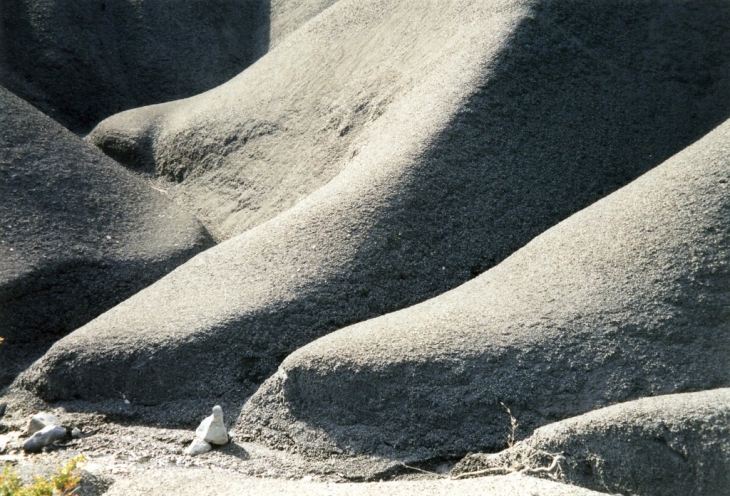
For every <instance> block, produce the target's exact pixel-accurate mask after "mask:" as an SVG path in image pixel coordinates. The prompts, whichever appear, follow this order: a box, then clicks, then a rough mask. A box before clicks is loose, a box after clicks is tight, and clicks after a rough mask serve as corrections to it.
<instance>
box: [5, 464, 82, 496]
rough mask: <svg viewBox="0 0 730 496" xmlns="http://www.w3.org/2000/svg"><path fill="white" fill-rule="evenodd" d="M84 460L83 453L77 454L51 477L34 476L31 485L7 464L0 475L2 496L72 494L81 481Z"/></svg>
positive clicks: (61, 495) (64, 495)
mask: <svg viewBox="0 0 730 496" xmlns="http://www.w3.org/2000/svg"><path fill="white" fill-rule="evenodd" d="M83 461H84V456H83V455H79V456H76V457H74V458H72V459H71V460H69V462H68V463H67V464H66V465H64V466H63V467H60V468H58V469H57V470H56V473H55V474H53V475H52V476H50V477H42V476H39V475H35V476H33V483H31V484H29V485H24V484H23V481H22V480H21V479H20V477H19V476H18V474H17V473H16V471H15V470H13V469H11V468H10V466H9V465H6V466H5V468H4V469H3V472H2V474H1V475H0V496H70V495H71V494H73V493H74V492H75V489H76V488H77V487H78V485H79V483H80V482H81V475H80V474H79V470H80V468H81V464H82V463H83Z"/></svg>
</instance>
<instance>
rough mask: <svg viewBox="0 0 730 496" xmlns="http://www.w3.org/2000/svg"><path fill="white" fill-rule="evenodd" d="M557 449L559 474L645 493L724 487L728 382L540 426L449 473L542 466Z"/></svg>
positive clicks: (729, 444)
mask: <svg viewBox="0 0 730 496" xmlns="http://www.w3.org/2000/svg"><path fill="white" fill-rule="evenodd" d="M553 453H563V459H562V461H561V463H560V467H561V473H562V480H563V481H565V482H568V483H570V484H575V485H578V486H582V487H587V488H589V489H594V490H596V491H605V492H609V491H610V492H611V493H620V494H642V495H646V496H653V495H656V496H660V495H661V496H665V495H666V496H674V495H676V496H684V495H687V496H690V495H703V494H707V495H709V494H722V493H723V492H725V490H726V489H727V488H728V487H730V389H714V390H709V391H702V392H697V393H684V394H672V395H665V396H657V397H653V398H643V399H640V400H636V401H630V402H627V403H620V404H618V405H614V406H611V407H607V408H602V409H599V410H595V411H592V412H589V413H586V414H584V415H580V416H578V417H573V418H570V419H566V420H563V421H561V422H556V423H554V424H549V425H546V426H545V427H541V428H539V429H537V430H536V431H535V433H534V434H532V435H531V436H530V437H529V438H527V439H525V440H524V441H523V442H520V443H517V444H516V445H515V446H514V447H513V448H511V449H508V450H506V451H503V452H502V453H499V454H494V455H486V454H474V455H470V456H468V457H466V458H465V459H464V460H462V461H461V462H460V463H459V464H458V465H457V466H456V467H454V470H453V472H452V473H454V474H464V473H465V472H467V473H468V472H474V471H477V470H484V469H486V468H489V467H500V466H510V465H513V466H514V465H529V466H544V465H546V464H547V463H549V460H550V458H551V456H550V454H553Z"/></svg>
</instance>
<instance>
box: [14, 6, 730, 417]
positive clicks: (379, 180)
mask: <svg viewBox="0 0 730 496" xmlns="http://www.w3.org/2000/svg"><path fill="white" fill-rule="evenodd" d="M413 5H415V4H412V3H410V2H379V1H374V0H359V1H350V0H343V1H340V2H338V3H337V4H335V5H334V6H332V7H331V8H329V9H328V10H326V11H325V12H324V13H323V14H321V15H320V16H318V17H317V18H315V19H313V20H312V21H310V22H309V23H307V24H306V25H305V27H304V28H303V29H305V31H306V32H305V33H304V34H302V35H301V36H302V38H301V39H300V38H298V33H299V32H297V33H295V34H294V35H291V36H289V37H288V38H287V39H286V40H285V41H284V42H282V43H281V44H280V45H279V46H278V47H277V48H276V49H275V50H274V51H273V52H271V53H270V54H268V55H267V56H265V57H264V58H263V59H261V60H260V61H259V62H258V63H257V64H255V65H254V66H253V67H251V68H250V71H254V72H255V70H261V68H262V67H265V66H266V63H268V62H267V60H269V59H270V58H275V57H278V58H279V59H278V62H277V64H274V65H275V67H286V66H289V65H296V64H297V63H299V61H300V58H299V57H298V55H299V54H301V56H302V57H301V60H304V61H309V59H308V57H307V56H306V54H307V53H309V52H310V51H314V50H321V51H324V47H323V46H322V45H323V44H324V45H325V46H330V48H331V50H334V49H335V48H336V47H350V48H351V50H352V51H351V52H348V53H346V55H347V56H346V57H345V54H343V55H342V57H338V58H337V60H342V61H343V62H341V63H342V64H343V66H342V67H344V68H346V69H348V70H349V69H351V68H352V67H351V66H352V64H354V62H351V61H350V60H351V59H352V58H354V57H355V56H362V57H363V59H362V61H361V63H362V64H363V65H370V64H372V65H373V67H374V68H373V71H375V67H377V65H378V61H382V63H383V64H386V61H393V63H395V62H399V64H396V65H393V66H392V68H393V70H394V71H395V70H396V69H397V68H398V67H401V65H402V67H403V69H404V70H405V69H406V68H408V67H410V65H409V64H413V66H418V67H421V66H423V65H429V64H430V65H431V66H432V67H434V70H432V71H431V72H427V73H420V72H419V73H418V74H419V75H420V76H422V77H420V79H419V81H418V84H415V85H414V86H413V88H412V89H410V91H408V92H407V93H406V94H404V95H403V96H402V97H401V98H399V99H397V100H396V101H393V103H392V104H390V105H389V106H388V108H387V110H386V112H385V113H383V114H382V115H381V116H380V117H379V118H378V119H377V120H375V121H374V122H372V123H371V124H370V125H369V128H368V130H367V131H365V132H364V134H363V136H361V137H360V138H358V140H359V141H358V143H359V144H353V145H352V146H354V147H355V148H353V151H354V150H356V149H359V150H360V151H359V153H357V154H356V156H354V157H353V158H352V160H351V161H349V162H348V164H347V167H345V168H344V169H343V170H342V172H341V173H340V174H338V175H337V176H336V177H335V178H333V179H332V180H331V181H329V183H328V184H327V185H326V186H325V187H322V188H320V189H318V190H317V191H316V192H314V193H312V194H311V195H309V196H308V197H307V198H306V199H305V200H303V201H301V202H299V203H298V204H297V205H295V206H294V207H292V208H291V209H289V210H287V211H286V212H285V213H283V214H281V215H279V216H277V217H275V218H273V219H272V220H270V221H268V222H266V223H264V224H262V225H260V226H258V227H256V228H254V229H251V230H249V231H247V232H246V233H244V234H243V235H240V236H237V237H235V238H232V239H230V240H228V241H226V242H224V243H221V244H220V245H218V246H216V247H215V248H212V249H211V250H208V251H206V252H205V253H203V254H201V255H199V256H197V257H196V258H194V259H193V260H191V261H190V262H188V263H187V264H185V265H184V266H182V267H180V268H179V269H177V270H175V271H173V272H172V273H171V274H170V275H169V276H167V277H166V278H165V279H163V280H161V281H159V282H158V283H156V284H155V285H153V286H151V287H149V288H147V289H146V290H144V291H142V292H140V293H139V294H137V295H135V296H134V297H132V298H130V299H129V300H127V301H126V302H124V303H123V304H121V305H119V306H118V307H116V308H114V309H112V310H111V311H109V312H107V313H106V314H105V315H103V316H101V317H100V318H98V319H96V320H95V321H94V322H92V323H90V324H89V325H87V326H85V327H84V328H82V329H80V330H78V331H77V332H75V333H73V334H72V335H70V336H69V337H67V338H65V339H63V340H61V341H60V342H58V343H56V345H55V346H54V347H53V348H52V349H51V350H50V351H49V353H48V354H47V355H46V356H45V357H43V358H42V359H41V360H40V361H39V362H38V363H36V364H35V366H34V367H33V368H32V369H30V370H29V371H28V373H27V375H26V376H25V378H24V380H23V381H21V383H19V384H22V385H23V387H25V388H28V389H30V390H31V391H34V392H36V393H37V394H39V395H41V396H42V397H43V398H45V399H47V400H61V399H66V400H68V399H71V398H74V397H80V398H85V399H90V400H95V399H101V398H115V399H119V400H120V401H121V397H122V394H124V395H125V396H126V397H127V398H128V399H129V400H130V401H132V403H133V404H144V405H155V404H159V403H161V402H165V401H171V400H190V401H191V403H192V404H195V405H201V406H199V408H205V404H204V402H201V401H199V399H200V398H206V399H209V400H210V401H216V402H217V401H220V402H221V403H222V404H223V406H224V409H226V408H227V409H229V410H230V408H231V407H233V408H235V407H238V406H240V404H241V402H242V401H243V400H244V399H245V397H246V395H248V394H250V393H251V392H252V391H253V388H254V387H255V386H257V385H258V384H260V383H261V382H262V381H263V380H264V379H266V378H267V377H268V376H269V375H271V374H272V373H273V372H274V371H275V370H276V366H277V365H278V363H279V362H280V361H281V360H283V358H284V357H285V356H286V355H287V354H289V353H291V352H292V351H293V350H294V349H296V348H298V347H300V346H302V345H304V344H306V343H308V342H310V341H312V340H314V339H315V338H317V337H319V336H322V335H324V334H326V333H328V332H331V331H333V330H336V329H339V328H342V327H344V326H346V325H348V324H352V323H355V322H359V321H362V320H365V319H367V318H370V317H374V316H377V315H382V314H384V313H387V312H389V311H393V310H396V309H399V308H403V307H406V306H409V305H412V304H414V303H417V302H419V301H423V300H424V299H427V298H429V297H432V296H435V295H437V294H440V293H442V292H444V291H446V290H448V289H450V288H453V287H456V286H458V285H459V284H461V283H463V282H464V281H466V280H468V279H470V278H472V277H474V276H475V275H477V274H478V273H480V272H481V271H483V270H484V269H485V268H488V267H490V266H492V265H494V264H495V263H496V262H498V261H500V260H502V259H504V258H505V257H506V256H507V255H509V254H510V253H512V252H513V251H514V250H516V249H518V248H519V247H521V246H523V245H524V244H525V243H527V242H528V241H529V240H530V239H532V238H533V237H534V236H536V235H537V234H539V233H540V232H542V231H544V230H545V229H546V228H548V227H550V226H551V225H554V224H555V223H557V222H559V221H560V220H561V219H563V218H565V217H567V216H568V215H570V214H571V213H572V212H574V211H575V210H578V209H580V208H582V207H584V206H587V205H588V204H590V203H592V202H593V201H595V200H596V199H597V198H598V197H600V196H602V195H603V194H604V193H606V191H610V190H612V189H614V188H617V187H618V186H619V185H621V184H623V183H625V182H627V181H629V180H630V179H631V178H633V177H635V176H637V175H638V174H639V173H641V172H643V171H645V170H647V169H649V168H651V167H652V166H654V165H655V163H656V161H658V160H663V159H664V158H665V157H666V155H667V154H669V153H670V152H674V151H676V150H677V149H678V148H682V147H684V146H685V145H686V144H688V143H690V142H691V141H692V140H693V139H694V138H693V136H694V133H695V132H697V131H698V130H700V129H703V128H704V127H706V126H709V125H710V123H711V122H713V121H714V120H715V119H717V118H718V117H719V116H720V114H723V115H724V114H727V113H728V105H730V99H728V98H727V95H728V94H730V88H728V85H730V78H727V77H724V76H726V74H727V73H728V63H727V57H730V53H726V51H724V50H722V49H721V48H724V47H725V46H728V45H729V44H730V39H728V38H729V37H730V32H728V30H727V29H726V27H727V25H728V24H729V23H730V4H726V3H721V4H709V3H705V2H695V3H688V4H687V5H686V6H682V5H678V4H676V3H675V2H671V3H669V4H663V3H662V4H653V3H641V4H639V3H634V2H628V3H623V2H622V3H618V4H615V3H608V2H586V3H579V4H570V5H568V4H563V3H560V4H551V3H549V4H545V5H543V4H538V5H533V4H522V3H518V2H513V1H505V2H501V3H498V2H490V3H487V2H447V3H440V2H434V3H419V4H418V6H417V8H416V7H413ZM586 19H587V20H586ZM726 21H727V22H726ZM426 28H428V29H426ZM404 32H416V33H421V34H419V35H416V34H413V35H411V36H413V37H415V38H413V39H412V40H411V41H409V43H411V44H412V47H411V49H410V50H409V51H408V53H407V56H406V54H403V57H404V60H403V61H402V63H401V61H399V60H393V59H390V58H388V54H390V53H391V52H392V53H394V54H396V55H398V56H401V55H400V54H402V52H401V51H400V50H401V49H399V48H396V46H394V45H399V44H400V43H401V42H403V41H404V40H403V38H402V37H396V38H393V37H392V36H394V33H404ZM431 32H432V33H433V34H432V37H431V38H429V37H428V36H426V35H425V34H423V33H431ZM305 35H306V36H305ZM356 35H357V36H356ZM647 36H648V37H649V38H650V39H651V41H650V42H649V41H646V40H645V38H646V37H647ZM330 37H332V41H327V40H329V39H330ZM339 37H341V38H339ZM353 37H354V38H353ZM592 37H597V39H596V40H593V38H592ZM305 39H306V40H307V41H309V43H306V44H305V43H296V44H294V41H296V40H300V41H304V40H305ZM325 41H327V43H325ZM340 41H342V43H340ZM416 41H418V44H414V43H415V42H416ZM358 43H359V44H361V45H362V46H361V47H360V48H359V49H358V50H355V48H354V47H357V46H359V45H358ZM327 44H329V45H327ZM421 44H425V45H426V47H427V48H428V50H426V48H424V47H423V46H421ZM318 46H319V47H320V48H317V47H318ZM444 46H446V47H444ZM376 52H377V53H376ZM286 54H288V55H286ZM434 54H440V55H438V57H436V55H434ZM617 54H623V55H617ZM416 55H418V56H416ZM432 57H436V58H433V59H432ZM419 58H420V59H419ZM275 60H277V59H275ZM348 61H349V62H348ZM279 62H281V63H279ZM284 62H287V63H284ZM307 63H308V62H307ZM338 63H339V62H338ZM434 64H435V65H434ZM332 65H337V64H335V61H329V62H328V63H327V64H324V63H323V65H322V68H321V69H320V70H321V71H323V72H328V73H329V74H330V75H331V76H332V77H333V78H335V79H334V81H336V83H337V84H338V85H342V86H346V84H345V83H347V82H348V81H349V83H347V84H356V83H355V81H352V80H345V81H344V82H343V79H342V78H344V75H340V76H339V77H335V76H337V74H340V73H339V72H338V71H337V70H335V69H334V68H333V67H332ZM436 68H437V69H438V70H435V69H436ZM267 70H268V69H267ZM271 70H273V68H272V69H271ZM248 72H249V71H246V73H248ZM254 72H251V73H252V74H253V73H254ZM246 73H244V74H243V75H242V76H241V78H239V79H237V80H234V81H233V82H231V83H229V84H228V85H226V86H224V87H222V88H221V89H219V90H216V91H214V92H210V93H208V94H207V95H208V96H210V98H211V102H215V101H217V100H220V101H222V102H224V103H226V104H227V105H228V104H229V105H230V106H232V108H233V109H228V108H227V107H225V106H224V107H222V108H218V113H220V114H224V115H225V116H228V118H230V119H233V121H234V122H236V120H235V119H234V117H235V115H234V114H235V108H236V105H239V104H240V105H241V106H242V107H241V108H242V109H245V108H246V107H245V105H247V103H246V102H247V101H248V100H236V99H235V98H234V97H233V95H234V93H235V91H233V90H236V89H237V87H238V86H237V85H239V84H243V83H242V81H243V80H244V79H245V78H247V77H249V76H246ZM678 74H681V77H680V76H678ZM269 75H270V77H271V79H270V83H269V86H268V87H270V88H278V89H281V88H282V86H284V85H283V83H280V82H279V81H278V80H277V79H276V74H275V73H271V74H269ZM310 76H312V77H314V76H315V75H314V74H310ZM697 78H699V79H697ZM723 78H724V79H723ZM677 79H681V81H682V82H677V81H676V80H677ZM313 81H314V82H313V83H312V87H311V88H307V87H305V86H301V85H302V84H303V83H302V81H300V80H298V79H297V80H293V81H289V83H290V85H291V88H292V92H293V94H294V96H296V95H299V96H298V98H300V99H301V100H307V99H308V98H311V96H310V93H311V94H313V95H320V92H321V91H322V90H321V89H320V88H319V84H320V81H319V80H318V79H316V78H315V79H314V80H313ZM338 87H339V86H338ZM225 88H228V89H230V90H231V92H228V91H224V89H225ZM258 88H259V89H260V90H261V92H266V91H268V90H267V88H266V87H258ZM277 91H278V90H277ZM294 96H293V97H292V98H294ZM325 96H326V95H325ZM213 97H215V98H213ZM191 101H193V100H191ZM324 101H327V100H324ZM377 101H379V100H377ZM211 104H212V103H211ZM347 104H348V106H349V102H347ZM180 105H187V104H186V103H185V102H183V103H181V104H180ZM216 105H217V104H216ZM357 105H359V104H357ZM274 106H275V104H274V103H271V104H270V106H269V107H267V109H269V110H265V109H263V108H262V109H261V113H262V115H263V114H264V113H265V112H267V111H271V110H270V109H271V108H273V107H274ZM156 108H157V107H152V108H150V109H148V111H150V112H154V111H155V109H156ZM216 108H217V107H216ZM348 108H349V107H348ZM368 109H369V110H367V112H366V113H367V114H368V115H371V114H370V112H375V111H374V110H372V109H370V107H368ZM189 111H190V112H191V115H188V117H185V115H182V114H181V115H176V114H171V115H175V119H179V120H188V121H189V122H191V123H193V122H198V121H197V120H196V119H198V118H199V119H200V121H199V122H203V123H208V125H209V127H207V128H206V129H200V130H199V132H200V133H201V136H206V133H207V132H209V131H207V129H212V128H215V127H217V126H223V128H225V121H217V120H214V121H213V120H210V119H212V115H211V116H209V117H206V118H205V119H204V118H203V113H207V112H208V110H207V107H200V108H198V110H195V107H194V108H191V109H189ZM695 112H696V114H695ZM196 115H197V116H198V117H195V116H196ZM206 115H207V114H206ZM373 115H374V114H373ZM693 115H694V117H693ZM131 116H132V114H129V115H128V117H130V118H131ZM308 116H309V114H305V115H303V116H299V117H298V118H297V119H294V117H292V120H291V121H288V122H289V123H288V124H287V126H292V127H293V126H301V125H302V123H303V122H309V121H308ZM119 118H120V119H122V118H123V117H122V116H119ZM183 118H184V119H183ZM175 122H177V121H175ZM342 124H344V123H342ZM348 125H349V124H348ZM317 126H318V124H317ZM102 127H103V125H102ZM188 129H190V130H194V129H196V128H195V126H192V127H189V128H188ZM348 134H349V133H346V134H345V136H347V135H348ZM183 135H185V133H183V134H181V135H180V136H183ZM287 136H288V135H287V134H277V135H272V139H273V137H275V138H276V141H274V142H270V144H271V146H272V148H276V147H278V148H279V149H280V150H282V153H284V150H287V149H288V152H287V153H290V154H291V156H292V160H294V158H293V157H299V158H300V159H301V163H302V164H309V165H308V166H312V162H309V160H310V152H312V153H314V152H313V150H314V149H313V148H310V147H309V146H310V145H308V144H307V140H306V139H304V138H305V137H306V136H312V135H307V134H305V135H292V136H293V137H292V140H290V141H286V139H285V138H286V137H287ZM294 138H296V139H294ZM189 139H190V140H191V141H193V142H194V143H197V144H200V143H199V142H198V141H196V138H195V136H194V135H190V136H189ZM279 140H284V141H283V143H282V142H279ZM170 143H173V142H170ZM211 143H214V141H211ZM177 145H178V146H179V147H180V148H185V147H186V146H187V145H186V144H185V143H184V142H179V143H177ZM238 146H240V145H238ZM256 146H259V145H256ZM358 147H359V148H358ZM240 150H241V153H247V152H246V148H245V147H243V148H241V149H240ZM203 151H204V150H201V153H202V152H203ZM320 153H321V152H317V156H319V154H320ZM201 156H204V155H201ZM315 158H316V157H315ZM231 163H232V164H233V163H234V162H231ZM235 163H237V164H238V165H237V167H238V168H239V170H240V171H243V172H245V167H244V165H245V164H246V162H235ZM292 163H294V162H292ZM257 167H258V166H257ZM315 169H316V167H315V168H313V169H311V170H315ZM220 170H227V169H225V168H223V169H220ZM307 170H309V169H304V170H299V169H297V170H296V172H297V174H296V175H297V177H299V176H302V177H303V179H302V181H304V182H306V181H307V180H308V179H307V177H309V176H306V175H305V174H304V173H305V172H306V171H307ZM230 171H233V169H230ZM300 173H301V174H300ZM260 174H261V177H262V181H263V183H265V182H267V181H271V182H272V183H275V182H277V181H278V180H279V179H276V180H273V179H271V178H270V177H268V176H267V175H266V174H267V173H266V169H265V168H264V169H261V170H260ZM273 176H276V177H277V178H278V177H279V176H278V172H276V173H275V174H273ZM273 176H272V177H273ZM220 177H221V180H222V179H224V178H225V177H226V176H220ZM311 177H312V178H313V177H315V175H312V176H311ZM281 180H282V182H286V181H295V179H293V178H290V179H286V178H282V179H281ZM298 180H299V179H296V181H298ZM296 181H295V182H296ZM224 182H225V181H224ZM315 182H316V181H315ZM201 184H204V183H201ZM233 184H236V183H235V181H233ZM239 184H240V183H239ZM312 184H313V183H312ZM217 185H218V183H217V182H216V183H215V184H212V185H211V188H213V186H216V187H217ZM220 186H221V189H224V188H223V182H221V183H220ZM213 189H214V188H213ZM271 194H272V195H274V194H273V193H271ZM274 196H275V195H274ZM210 199H211V201H214V199H215V198H214V197H213V196H211V197H210ZM191 364H195V367H194V368H192V367H191ZM164 411H165V413H166V415H175V414H176V412H178V411H182V410H178V409H172V408H166V409H164ZM198 414H199V413H198ZM195 420H197V419H196V418H195V417H191V418H187V419H186V421H188V422H191V423H193V422H195Z"/></svg>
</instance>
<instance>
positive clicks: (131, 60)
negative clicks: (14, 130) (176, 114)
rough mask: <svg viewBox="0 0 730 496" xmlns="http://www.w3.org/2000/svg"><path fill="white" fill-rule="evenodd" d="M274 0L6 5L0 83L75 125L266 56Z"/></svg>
mask: <svg viewBox="0 0 730 496" xmlns="http://www.w3.org/2000/svg"><path fill="white" fill-rule="evenodd" d="M270 3H271V2H270V0H236V1H234V2H228V1H225V2H220V1H217V2H215V4H214V5H210V3H209V2H206V1H200V0H186V1H184V2H180V1H163V2H150V1H142V2H139V1H138V2H131V1H129V0H103V1H96V2H43V3H41V2H38V1H37V0H3V1H2V2H0V84H2V85H3V86H5V87H6V88H8V89H10V90H11V91H13V92H14V93H16V94H17V95H19V96H20V97H21V98H23V99H25V100H27V101H28V102H30V103H32V104H33V105H34V106H35V107H37V108H38V109H40V110H41V111H42V112H44V113H45V114H47V115H49V116H50V117H52V118H53V119H55V120H57V121H58V122H60V123H61V124H63V125H64V126H66V127H68V128H69V129H71V130H72V131H75V132H84V131H88V130H89V129H91V128H92V127H93V126H94V125H95V124H96V123H98V122H99V121H100V120H102V119H103V118H105V117H108V116H109V115H112V114H115V113H118V112H121V111H123V110H127V109H130V108H133V107H141V106H144V105H150V104H153V103H161V102H165V101H169V100H176V99H180V98H185V97H189V96H192V95H195V94H197V93H200V92H202V91H205V90H209V89H211V88H214V87H216V86H218V85H220V84H223V83H224V82H226V81H227V80H229V79H231V78H232V77H233V76H235V75H237V74H238V73H240V72H241V71H242V70H244V69H245V68H246V67H247V66H249V65H250V64H252V63H253V62H255V61H256V59H257V58H259V57H260V56H261V55H263V54H264V53H266V51H267V50H268V46H269V29H270V26H269V24H270V21H269V10H270Z"/></svg>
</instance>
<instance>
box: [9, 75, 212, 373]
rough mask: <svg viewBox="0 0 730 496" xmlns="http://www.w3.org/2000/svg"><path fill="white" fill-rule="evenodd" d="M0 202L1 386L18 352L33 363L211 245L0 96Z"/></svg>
mask: <svg viewBox="0 0 730 496" xmlns="http://www.w3.org/2000/svg"><path fill="white" fill-rule="evenodd" d="M0 197H1V198H2V201H1V202H0V336H2V337H3V338H5V340H6V341H5V342H4V343H2V345H1V346H0V363H2V364H3V366H2V372H1V373H0V385H5V384H7V383H8V382H9V381H10V380H11V379H12V378H13V377H14V375H15V374H16V373H17V372H18V370H16V368H15V366H16V365H20V362H17V363H16V362H15V360H16V359H18V360H21V361H22V357H19V356H18V354H19V353H20V355H23V356H24V352H23V350H26V351H28V350H29V351H30V352H31V354H33V353H35V357H36V358H37V357H38V355H39V354H40V353H42V352H43V351H44V348H43V347H42V346H43V345H45V346H46V347H47V346H48V345H47V344H45V343H46V340H47V339H49V338H50V339H58V338H59V337H60V336H61V335H63V334H66V333H68V332H70V331H72V330H74V329H76V328H77V327H79V326H81V325H83V324H85V323H87V322H88V321H90V320H91V319H93V318H94V317H96V316H97V315H99V314H100V313H102V312H104V311H105V310H107V309H109V308H110V307H112V306H114V305H116V304H117V303H119V302H120V301H122V300H124V299H125V298H127V297H129V296H131V295H132V294H134V293H136V292H137V291H139V290H140V289H142V288H143V287H145V286H147V285H149V284H151V283H152V282H154V281H155V280H156V279H159V278H160V277H162V276H163V275H164V274H166V273H168V272H170V271H171V270H172V269H173V268H175V267H176V266H178V265H180V264H182V263H183V262H185V261H186V260H188V259H189V258H190V257H192V256H193V255H195V254H196V253H198V252H200V251H202V250H203V249H205V248H207V247H209V246H212V240H211V239H210V237H209V236H208V235H207V233H206V232H205V229H204V228H203V227H202V226H201V225H200V223H199V222H197V221H196V220H195V219H194V218H193V217H192V216H191V215H189V214H188V213H186V212H185V211H184V210H183V209H182V208H180V207H179V206H178V205H175V204H173V203H172V202H171V201H170V200H168V199H167V198H166V197H165V196H164V195H163V194H162V193H160V192H159V191H155V190H154V189H152V188H151V187H150V185H149V184H148V183H147V182H146V181H144V180H142V179H140V178H139V177H137V176H135V175H134V174H132V173H131V172H129V171H128V170H126V169H125V168H123V167H121V166H120V165H119V164H117V163H115V162H114V161H112V160H111V159H109V157H107V156H105V155H104V154H103V153H101V152H100V151H99V150H98V149H96V148H94V147H93V146H91V145H89V144H88V143H85V142H84V141H82V140H80V139H79V138H77V137H76V136H75V135H73V134H72V133H70V132H69V131H67V130H66V129H64V128H63V127H61V126H60V125H59V124H57V123H56V122H54V121H53V120H51V119H50V118H48V117H46V116H44V115H43V114H41V113H40V112H39V111H38V110H36V109H35V108H33V107H32V106H31V105H29V104H28V103H26V102H24V101H22V100H20V99H19V98H18V97H16V96H15V95H13V94H12V93H10V92H9V91H7V90H5V89H3V88H1V87H0ZM41 343H43V344H41ZM26 365H28V364H26Z"/></svg>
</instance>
